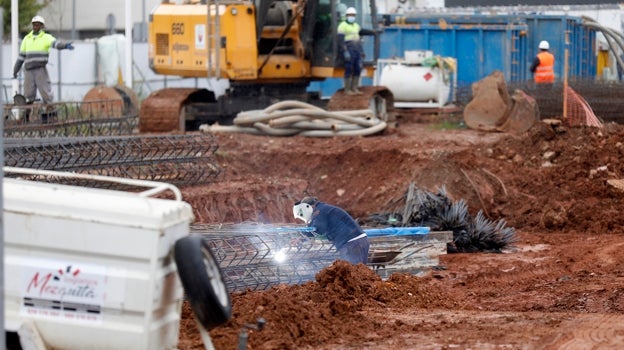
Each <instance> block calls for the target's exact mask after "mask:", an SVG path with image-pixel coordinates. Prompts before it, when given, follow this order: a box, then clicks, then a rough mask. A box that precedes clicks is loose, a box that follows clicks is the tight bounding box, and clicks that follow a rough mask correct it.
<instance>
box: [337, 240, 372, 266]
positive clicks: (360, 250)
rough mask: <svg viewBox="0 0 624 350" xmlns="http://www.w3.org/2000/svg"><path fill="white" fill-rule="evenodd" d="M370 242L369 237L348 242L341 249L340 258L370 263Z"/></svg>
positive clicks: (355, 262)
mask: <svg viewBox="0 0 624 350" xmlns="http://www.w3.org/2000/svg"><path fill="white" fill-rule="evenodd" d="M369 248H370V243H369V242H368V237H363V238H360V239H356V240H355V241H351V242H347V243H345V245H343V246H342V247H341V248H340V249H338V253H339V254H340V259H342V260H346V261H348V262H350V263H352V264H359V263H362V264H364V265H366V264H367V263H368V249H369Z"/></svg>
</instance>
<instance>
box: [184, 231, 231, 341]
mask: <svg viewBox="0 0 624 350" xmlns="http://www.w3.org/2000/svg"><path fill="white" fill-rule="evenodd" d="M173 249H174V259H175V262H176V265H177V267H178V275H179V276H180V281H181V282H182V286H183V287H184V291H185V293H186V297H187V299H188V301H189V303H190V305H191V309H192V310H193V313H194V314H195V317H196V318H197V320H198V321H199V322H200V323H201V325H202V326H204V328H206V330H211V329H212V328H215V327H217V326H219V325H221V324H223V323H225V322H227V321H228V320H229V319H230V317H231V316H232V303H231V300H230V294H229V292H228V290H227V288H226V286H225V282H224V280H223V274H222V273H221V268H220V267H219V265H218V264H217V262H216V259H215V258H214V255H213V253H212V250H211V249H210V247H209V246H208V243H207V242H206V241H205V240H204V239H202V237H201V236H200V235H191V236H187V237H184V238H180V239H179V240H177V241H176V242H175V245H174V248H173Z"/></svg>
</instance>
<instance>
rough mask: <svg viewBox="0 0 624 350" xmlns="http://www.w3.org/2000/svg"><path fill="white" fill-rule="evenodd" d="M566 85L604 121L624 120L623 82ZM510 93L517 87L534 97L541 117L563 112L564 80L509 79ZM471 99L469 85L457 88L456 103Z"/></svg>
mask: <svg viewBox="0 0 624 350" xmlns="http://www.w3.org/2000/svg"><path fill="white" fill-rule="evenodd" d="M568 86H569V87H570V88H572V89H574V91H576V92H577V93H578V94H579V95H580V96H582V97H583V98H584V99H585V101H586V102H587V104H589V106H590V107H591V109H592V110H593V112H594V114H595V115H596V116H597V117H598V118H600V119H601V120H602V121H605V122H615V123H624V113H623V112H622V111H623V110H624V108H623V107H624V82H621V81H600V80H588V79H574V80H570V81H569V82H568ZM507 88H508V90H509V92H510V93H513V91H514V90H516V89H520V90H522V91H524V92H525V93H527V94H528V95H530V96H531V97H533V98H535V100H536V102H537V104H538V106H539V111H540V118H542V119H545V118H560V117H561V116H562V115H563V83H561V82H556V83H554V84H535V83H534V82H533V81H520V82H509V83H507ZM471 99H472V89H471V86H470V85H463V86H461V87H459V88H458V91H457V102H458V104H459V105H462V106H465V105H467V104H468V102H470V100H471Z"/></svg>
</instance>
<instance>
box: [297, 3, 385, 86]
mask: <svg viewBox="0 0 624 350" xmlns="http://www.w3.org/2000/svg"><path fill="white" fill-rule="evenodd" d="M317 1H318V2H317V3H316V4H315V5H310V4H308V6H316V9H315V10H314V11H311V12H313V13H315V14H316V15H315V23H314V29H313V34H312V43H313V47H312V50H311V52H312V57H311V61H312V71H313V75H318V76H324V77H327V74H326V73H323V72H325V71H326V70H327V68H331V69H332V70H333V74H332V76H334V77H340V76H342V73H343V72H342V67H343V65H344V61H343V55H342V43H341V40H342V39H341V38H340V37H339V36H338V33H337V30H338V25H339V24H340V22H341V21H344V20H345V12H346V10H347V8H349V7H354V8H355V9H356V10H357V18H356V21H357V23H359V24H360V26H361V27H362V28H365V29H371V30H373V31H375V32H377V29H378V28H377V26H378V24H377V21H375V18H376V17H377V13H376V8H375V5H374V1H372V2H371V1H368V0H365V1H355V0H349V1H344V0H343V1H340V0H317ZM362 34H363V35H364V33H362ZM364 36H365V37H364V38H363V41H364V44H365V48H366V49H368V50H367V51H368V52H366V54H365V56H364V62H363V65H364V67H365V68H367V72H366V73H369V70H370V74H372V72H373V71H372V69H374V67H375V65H376V62H377V58H378V57H379V36H377V35H374V34H366V35H364Z"/></svg>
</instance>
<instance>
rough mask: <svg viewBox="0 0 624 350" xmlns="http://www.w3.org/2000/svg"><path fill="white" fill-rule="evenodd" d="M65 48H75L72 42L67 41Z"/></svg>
mask: <svg viewBox="0 0 624 350" xmlns="http://www.w3.org/2000/svg"><path fill="white" fill-rule="evenodd" d="M65 48H66V49H67V50H73V49H74V45H72V43H67V45H65Z"/></svg>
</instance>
